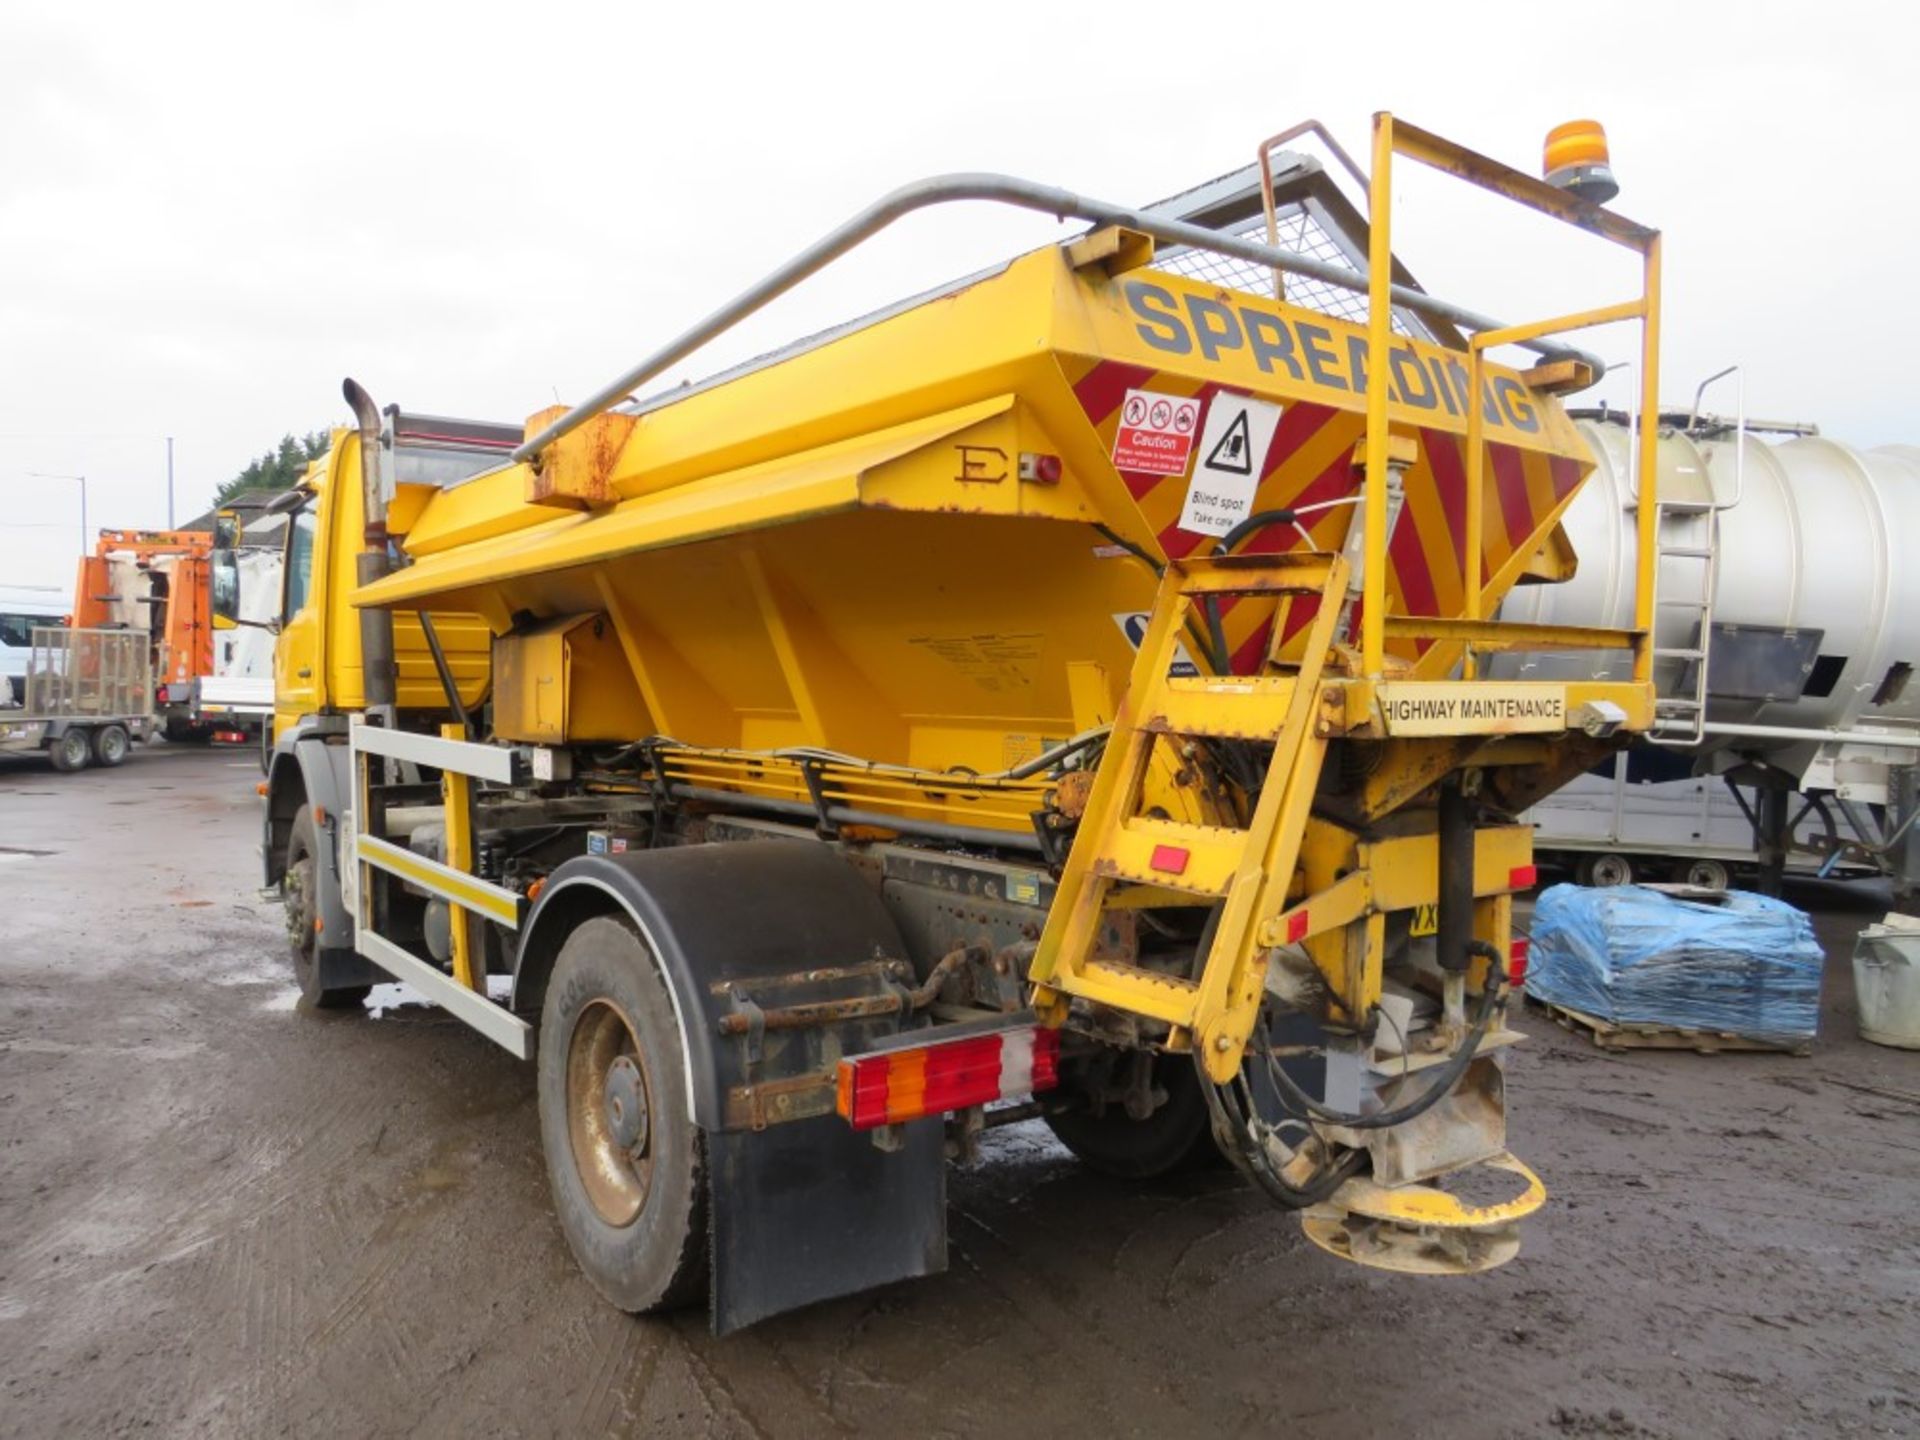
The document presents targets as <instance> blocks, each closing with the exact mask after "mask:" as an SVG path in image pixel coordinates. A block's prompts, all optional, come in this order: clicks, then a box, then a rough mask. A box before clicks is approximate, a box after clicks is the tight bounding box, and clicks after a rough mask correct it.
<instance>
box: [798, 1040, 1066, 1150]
mask: <svg viewBox="0 0 1920 1440" xmlns="http://www.w3.org/2000/svg"><path fill="white" fill-rule="evenodd" d="M1059 1083H1060V1032H1059V1031H1058V1030H1049V1029H1045V1028H1043V1027H1041V1026H1037V1025H1028V1026H1023V1027H1022V1028H1020V1029H1018V1030H1000V1031H996V1032H994V1033H993V1034H991V1035H970V1036H965V1037H962V1038H959V1039H954V1040H939V1041H935V1042H934V1043H933V1044H930V1045H918V1046H915V1047H914V1048H912V1049H910V1050H887V1051H882V1052H881V1053H879V1054H876V1055H856V1056H853V1057H852V1058H851V1059H847V1060H842V1061H841V1062H840V1074H839V1084H838V1093H837V1096H836V1103H835V1107H834V1108H835V1109H837V1110H838V1111H839V1112H840V1114H841V1117H842V1118H843V1119H845V1120H846V1122H847V1123H848V1124H849V1125H851V1126H853V1128H854V1129H856V1130H872V1129H876V1128H877V1127H879V1126H882V1125H898V1124H901V1123H902V1122H904V1121H907V1120H918V1119H919V1118H921V1117H922V1116H923V1115H943V1114H945V1113H946V1112H947V1111H949V1110H964V1109H966V1108H967V1107H969V1106H971V1105H984V1104H986V1103H987V1102H988V1101H990V1100H1011V1099H1014V1098H1015V1097H1017V1096H1022V1095H1032V1094H1037V1093H1038V1092H1040V1091H1042V1090H1051V1089H1052V1088H1053V1087H1054V1086H1055V1085H1057V1084H1059Z"/></svg>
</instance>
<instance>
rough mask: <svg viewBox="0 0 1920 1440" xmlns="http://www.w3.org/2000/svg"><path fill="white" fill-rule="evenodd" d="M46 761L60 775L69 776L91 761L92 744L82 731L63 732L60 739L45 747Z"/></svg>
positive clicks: (76, 729) (85, 766)
mask: <svg viewBox="0 0 1920 1440" xmlns="http://www.w3.org/2000/svg"><path fill="white" fill-rule="evenodd" d="M47 759H49V760H51V761H52V762H53V768H54V769H56V770H58V771H59V772H60V773H61V774H62V775H71V774H72V773H73V772H74V771H76V770H84V769H86V768H87V764H88V762H89V761H91V760H92V759H93V744H92V742H91V741H89V740H88V738H87V732H86V731H84V730H81V729H78V728H73V729H68V730H64V731H62V732H61V734H60V738H59V739H58V740H55V741H54V742H53V743H52V744H51V745H49V746H48V747H47Z"/></svg>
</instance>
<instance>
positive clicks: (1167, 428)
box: [1113, 390, 1200, 475]
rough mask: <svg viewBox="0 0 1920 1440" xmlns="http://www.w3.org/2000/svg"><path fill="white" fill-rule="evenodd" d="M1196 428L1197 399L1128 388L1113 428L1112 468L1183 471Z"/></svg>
mask: <svg viewBox="0 0 1920 1440" xmlns="http://www.w3.org/2000/svg"><path fill="white" fill-rule="evenodd" d="M1199 428H1200V402H1199V401H1198V400H1195V399H1192V398H1191V397H1189V396H1186V395H1159V394H1156V393H1154V392H1153V391H1151V390H1129V391H1128V392H1127V398H1126V400H1125V402H1124V403H1122V405H1121V406H1120V425H1119V428H1118V429H1116V430H1115V431H1114V432H1113V468H1114V469H1116V470H1131V471H1133V472H1134V473H1135V474H1136V475H1184V474H1186V473H1187V461H1188V459H1189V458H1190V457H1191V456H1192V454H1193V437H1194V433H1195V432H1196V431H1198V430H1199Z"/></svg>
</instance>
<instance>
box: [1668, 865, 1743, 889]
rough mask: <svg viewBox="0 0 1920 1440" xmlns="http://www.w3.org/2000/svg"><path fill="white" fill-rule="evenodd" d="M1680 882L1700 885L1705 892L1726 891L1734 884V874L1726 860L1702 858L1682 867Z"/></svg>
mask: <svg viewBox="0 0 1920 1440" xmlns="http://www.w3.org/2000/svg"><path fill="white" fill-rule="evenodd" d="M1680 882H1681V883H1682V884H1684V885H1698V886H1700V887H1701V888H1702V889H1704V890H1725V889H1726V888H1727V887H1728V886H1729V885H1731V884H1733V874H1732V872H1731V871H1729V870H1728V869H1727V865H1726V862H1725V861H1724V860H1710V859H1705V858H1702V859H1699V860H1693V861H1690V862H1689V863H1687V864H1686V865H1683V866H1681V867H1680Z"/></svg>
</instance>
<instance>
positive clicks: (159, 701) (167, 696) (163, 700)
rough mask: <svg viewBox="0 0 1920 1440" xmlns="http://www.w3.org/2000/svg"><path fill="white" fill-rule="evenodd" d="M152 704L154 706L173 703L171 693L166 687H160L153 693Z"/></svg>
mask: <svg viewBox="0 0 1920 1440" xmlns="http://www.w3.org/2000/svg"><path fill="white" fill-rule="evenodd" d="M153 703H154V704H156V705H171V704H172V703H173V695H172V692H171V691H169V690H168V689H167V687H166V686H164V685H162V686H160V687H159V688H158V689H157V690H155V691H154V692H153Z"/></svg>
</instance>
